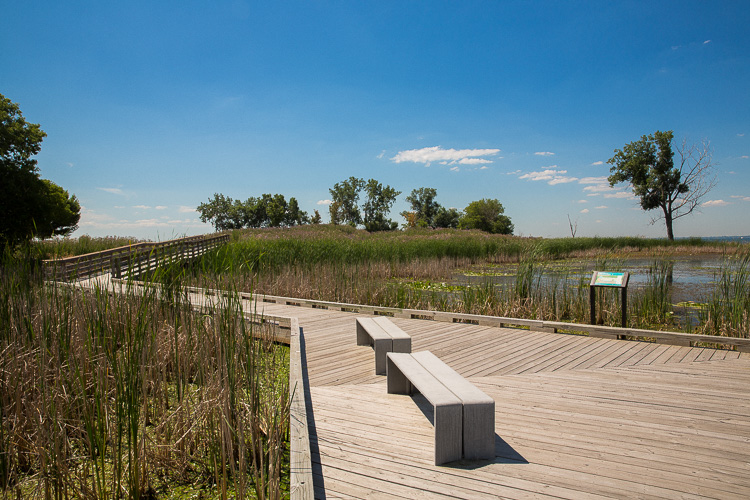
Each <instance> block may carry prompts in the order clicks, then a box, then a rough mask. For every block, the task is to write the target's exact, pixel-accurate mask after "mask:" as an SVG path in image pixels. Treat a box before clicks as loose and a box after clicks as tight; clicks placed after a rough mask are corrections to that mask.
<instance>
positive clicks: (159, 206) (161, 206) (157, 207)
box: [154, 205, 167, 210]
mask: <svg viewBox="0 0 750 500" xmlns="http://www.w3.org/2000/svg"><path fill="white" fill-rule="evenodd" d="M154 209H155V210H166V209H167V207H165V206H164V205H156V206H155V207H154Z"/></svg>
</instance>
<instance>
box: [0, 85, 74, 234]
mask: <svg viewBox="0 0 750 500" xmlns="http://www.w3.org/2000/svg"><path fill="white" fill-rule="evenodd" d="M46 135H47V134H45V133H44V131H42V129H41V127H40V126H39V125H38V124H35V123H28V122H27V121H26V119H25V118H24V117H23V114H22V113H21V110H20V108H19V106H18V104H16V103H14V102H12V101H11V100H10V99H7V98H6V97H5V96H4V95H2V94H0V248H2V247H4V246H6V245H15V244H17V243H20V242H22V241H26V240H30V239H31V238H35V237H36V238H49V237H50V236H53V235H67V234H70V233H71V232H73V231H74V230H75V229H76V228H77V227H78V221H79V220H80V217H81V216H80V212H81V206H80V204H79V203H78V200H77V199H76V197H75V196H71V195H69V194H68V192H67V191H66V190H64V189H63V188H62V187H60V186H58V185H57V184H55V183H54V182H52V181H49V180H46V179H41V178H40V177H39V167H38V166H37V161H36V159H35V158H34V156H35V155H36V154H37V153H39V151H40V150H41V144H42V140H43V139H44V138H45V137H46Z"/></svg>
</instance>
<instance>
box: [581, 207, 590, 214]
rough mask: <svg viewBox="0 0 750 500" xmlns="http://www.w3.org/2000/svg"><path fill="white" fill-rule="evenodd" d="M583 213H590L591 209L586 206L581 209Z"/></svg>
mask: <svg viewBox="0 0 750 500" xmlns="http://www.w3.org/2000/svg"><path fill="white" fill-rule="evenodd" d="M581 213H582V214H587V213H589V209H588V208H584V209H583V210H581Z"/></svg>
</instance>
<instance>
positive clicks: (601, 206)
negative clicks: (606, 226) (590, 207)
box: [596, 205, 609, 210]
mask: <svg viewBox="0 0 750 500" xmlns="http://www.w3.org/2000/svg"><path fill="white" fill-rule="evenodd" d="M605 208H609V207H607V205H599V206H598V207H596V209H597V210H604V209H605Z"/></svg>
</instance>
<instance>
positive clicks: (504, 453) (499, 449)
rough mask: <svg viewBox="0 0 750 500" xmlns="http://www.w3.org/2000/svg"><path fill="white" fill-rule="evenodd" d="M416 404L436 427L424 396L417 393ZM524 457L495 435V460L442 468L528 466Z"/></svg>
mask: <svg viewBox="0 0 750 500" xmlns="http://www.w3.org/2000/svg"><path fill="white" fill-rule="evenodd" d="M411 398H412V400H413V401H414V404H416V405H417V408H419V410H420V411H421V412H422V414H423V415H424V416H425V418H427V420H429V421H430V424H432V425H435V410H434V408H433V407H432V404H430V402H429V401H427V398H425V397H424V396H423V395H421V394H420V393H418V392H415V393H414V394H412V396H411ZM528 463H529V461H528V460H526V459H525V458H524V457H523V455H521V454H520V453H518V451H516V449H515V448H513V447H512V446H511V445H510V444H508V442H507V441H505V440H504V439H503V438H501V437H500V436H498V435H497V434H495V458H494V459H493V460H456V461H455V462H450V463H447V464H443V465H442V467H451V468H455V469H464V470H474V469H479V468H481V467H486V466H487V465H490V464H528Z"/></svg>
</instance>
